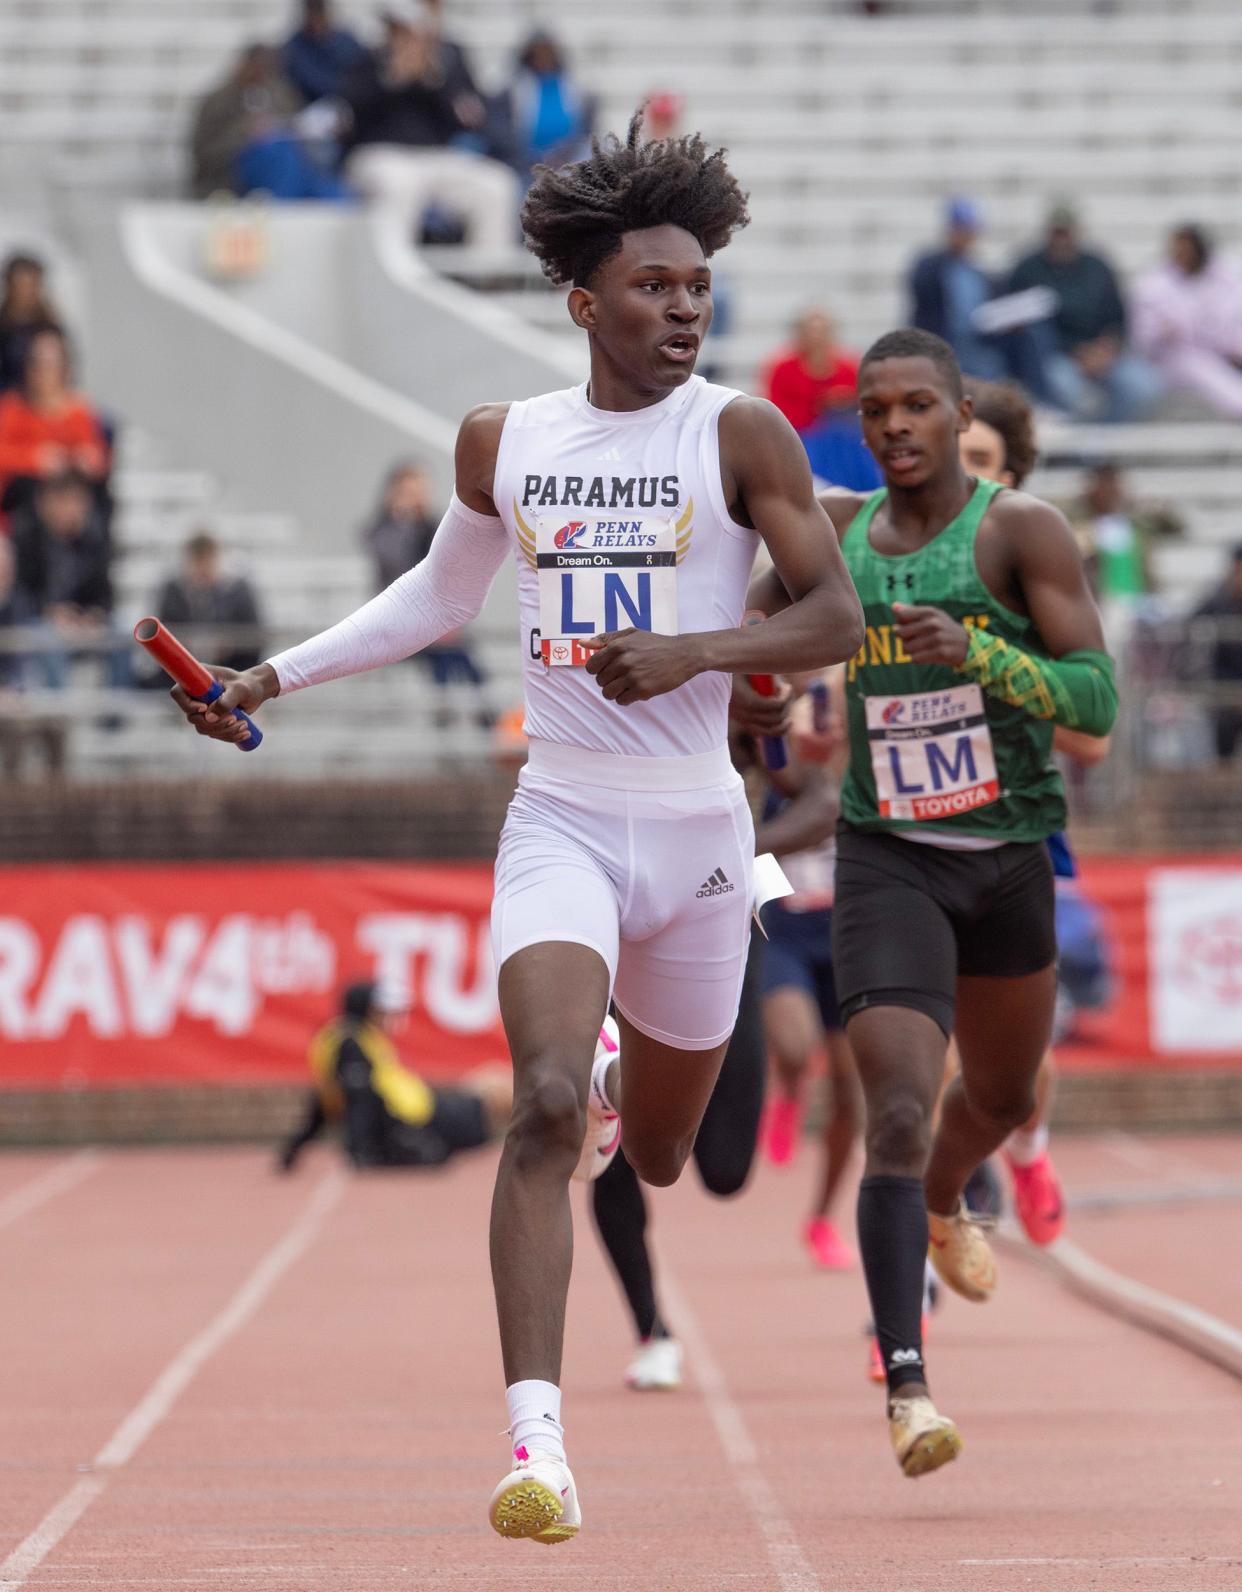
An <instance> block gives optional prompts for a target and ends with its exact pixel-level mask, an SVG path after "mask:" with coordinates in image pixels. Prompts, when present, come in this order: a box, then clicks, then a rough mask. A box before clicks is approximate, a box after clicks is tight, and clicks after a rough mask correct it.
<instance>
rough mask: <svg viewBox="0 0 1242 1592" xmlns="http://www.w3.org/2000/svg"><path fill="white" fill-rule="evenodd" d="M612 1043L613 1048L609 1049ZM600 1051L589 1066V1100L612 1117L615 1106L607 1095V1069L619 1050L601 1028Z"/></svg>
mask: <svg viewBox="0 0 1242 1592" xmlns="http://www.w3.org/2000/svg"><path fill="white" fill-rule="evenodd" d="M610 1045H612V1046H613V1048H612V1049H609V1046H610ZM600 1046H601V1049H600V1053H599V1055H598V1056H596V1058H595V1064H594V1065H593V1066H592V1068H591V1102H592V1104H593V1105H594V1106H595V1107H596V1108H597V1109H598V1110H600V1111H607V1112H610V1113H611V1115H613V1116H614V1117H615V1116H616V1115H617V1108H616V1106H615V1105H613V1103H612V1101H611V1099H610V1098H609V1095H608V1069H609V1067H611V1066H612V1064H613V1062H614V1061H616V1059H617V1057H618V1056H619V1055H620V1051H619V1050H617V1048H616V1046H615V1045H613V1041H612V1040H611V1039H610V1038H609V1037H608V1035H607V1034H606V1033H604V1032H603V1031H602V1030H601V1032H600Z"/></svg>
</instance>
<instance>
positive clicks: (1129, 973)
mask: <svg viewBox="0 0 1242 1592" xmlns="http://www.w3.org/2000/svg"><path fill="white" fill-rule="evenodd" d="M1081 886H1082V890H1083V894H1084V895H1085V897H1086V898H1087V899H1088V900H1089V901H1090V902H1092V903H1093V904H1094V905H1095V906H1096V907H1097V908H1098V910H1099V912H1100V914H1101V916H1102V918H1103V924H1104V933H1105V941H1106V944H1107V947H1108V954H1109V961H1110V964H1111V972H1112V982H1113V992H1112V998H1111V1000H1110V1001H1109V1002H1108V1004H1107V1005H1106V1006H1105V1007H1103V1008H1102V1009H1101V1010H1100V1011H1096V1012H1090V1011H1087V1012H1080V1013H1079V1014H1078V1016H1077V1018H1076V1020H1075V1025H1074V1030H1073V1033H1072V1035H1071V1036H1070V1037H1069V1039H1068V1040H1067V1041H1066V1042H1065V1043H1063V1044H1062V1045H1060V1046H1059V1047H1058V1049H1057V1056H1058V1059H1059V1060H1060V1061H1061V1063H1062V1065H1064V1066H1067V1067H1079V1068H1087V1069H1089V1068H1093V1067H1094V1068H1112V1067H1124V1066H1129V1065H1132V1064H1136V1063H1137V1064H1139V1065H1142V1064H1147V1065H1152V1066H1161V1067H1170V1066H1187V1067H1242V857H1237V856H1217V857H1168V858H1159V859H1153V858H1143V859H1142V860H1141V861H1139V860H1129V859H1123V858H1113V857H1110V858H1101V859H1097V860H1095V861H1089V862H1084V863H1083V865H1082V878H1081Z"/></svg>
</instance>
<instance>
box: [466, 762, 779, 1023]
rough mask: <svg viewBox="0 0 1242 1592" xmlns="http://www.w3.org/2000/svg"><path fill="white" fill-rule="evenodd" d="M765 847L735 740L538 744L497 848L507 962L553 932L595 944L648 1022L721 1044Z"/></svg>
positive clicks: (634, 1010)
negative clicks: (694, 746) (594, 746)
mask: <svg viewBox="0 0 1242 1592" xmlns="http://www.w3.org/2000/svg"><path fill="white" fill-rule="evenodd" d="M754 855H755V835H754V827H753V825H752V823H751V816H750V808H749V806H748V805H747V802H746V796H745V790H744V787H743V784H742V780H741V777H740V775H738V773H737V772H736V771H735V770H734V768H733V766H732V764H731V763H730V762H729V756H728V752H727V750H726V749H725V748H724V747H721V748H720V750H719V751H717V752H708V753H703V754H700V755H696V756H692V757H623V756H618V755H614V754H612V753H607V752H587V751H582V750H579V749H577V748H572V747H565V746H557V745H554V744H552V743H550V742H547V741H532V742H531V747H530V760H529V762H528V763H527V766H526V767H525V768H524V769H523V770H522V774H521V777H520V779H519V781H518V789H517V794H516V795H515V796H514V798H513V802H512V804H511V805H510V807H509V815H508V817H507V819H506V820H505V827H504V831H503V833H502V835H501V837H500V850H499V853H498V855H497V859H496V891H495V896H494V899H493V902H492V944H493V948H494V952H495V959H496V966H497V968H500V967H502V966H503V965H504V963H505V962H506V961H507V960H508V958H509V957H511V956H513V955H514V954H515V953H516V952H518V951H521V950H524V949H525V948H526V947H527V946H530V945H537V944H541V943H543V942H545V941H571V942H573V943H574V944H577V945H586V946H590V947H591V948H592V949H593V950H595V951H598V952H599V954H600V956H601V957H602V958H603V960H604V962H605V963H606V964H607V967H608V973H609V978H610V981H611V984H612V993H613V999H614V1000H615V1002H616V1005H617V1009H618V1010H619V1011H620V1012H621V1013H622V1014H623V1015H624V1016H625V1017H626V1018H627V1019H628V1020H629V1022H630V1023H632V1024H633V1026H634V1027H635V1028H637V1029H638V1030H639V1031H640V1032H641V1033H644V1034H647V1035H648V1036H649V1037H650V1038H652V1039H657V1040H660V1041H661V1042H662V1043H664V1044H667V1045H673V1046H676V1047H677V1048H679V1049H681V1050H711V1049H714V1048H715V1047H716V1046H717V1045H720V1044H723V1043H724V1041H725V1040H726V1039H728V1037H729V1035H730V1034H731V1033H732V1031H733V1024H734V1022H735V1021H736V1018H737V1009H738V1001H739V999H740V997H741V991H742V975H743V973H744V972H745V968H746V952H747V947H748V945H749V943H750V923H749V920H750V914H751V909H752V906H753V882H752V880H753V871H754Z"/></svg>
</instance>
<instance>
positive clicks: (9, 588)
mask: <svg viewBox="0 0 1242 1592" xmlns="http://www.w3.org/2000/svg"><path fill="white" fill-rule="evenodd" d="M33 617H35V616H34V610H33V608H32V605H31V603H30V601H29V599H28V598H27V596H26V594H25V593H24V592H23V591H22V590H21V588H20V587H19V586H18V584H17V558H16V555H15V554H14V551H13V546H12V544H11V542H10V541H9V539H8V538H7V537H5V536H0V642H3V643H5V644H4V645H0V774H3V775H4V777H5V779H16V778H17V776H18V775H19V774H20V773H21V769H22V764H23V762H24V761H25V754H26V750H27V748H28V747H30V746H37V747H38V748H39V749H40V750H41V752H42V754H43V762H44V767H45V768H46V771H47V773H48V774H49V775H56V774H59V773H61V771H62V770H63V768H64V764H65V740H66V736H65V730H66V725H65V722H64V720H63V718H59V717H56V716H54V715H48V714H46V713H32V712H31V711H30V708H29V704H28V702H27V700H26V697H25V691H26V688H27V686H28V685H29V675H30V660H29V657H28V656H27V654H26V653H25V652H24V651H22V650H21V648H20V646H19V645H14V643H19V642H20V638H21V630H22V628H23V627H24V626H25V625H27V624H29V623H30V621H31V619H32V618H33Z"/></svg>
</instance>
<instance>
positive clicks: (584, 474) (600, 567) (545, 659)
mask: <svg viewBox="0 0 1242 1592" xmlns="http://www.w3.org/2000/svg"><path fill="white" fill-rule="evenodd" d="M739 396H740V394H739V393H738V392H736V391H735V390H734V389H733V388H731V387H717V386H714V385H712V384H711V383H709V382H706V381H704V380H703V379H702V377H700V376H692V377H691V378H690V380H689V381H688V382H686V383H685V385H684V386H681V387H678V388H676V389H675V390H674V391H673V392H671V393H670V394H669V395H668V397H667V398H663V399H661V400H660V402H659V403H657V404H652V405H651V406H650V407H649V408H646V409H638V410H633V411H623V412H613V411H611V410H603V409H596V408H594V407H593V406H592V405H591V404H590V403H589V402H588V401H587V396H586V384H585V383H584V384H583V385H582V386H581V387H573V388H569V389H568V390H566V391H563V392H553V393H546V394H544V395H543V396H542V397H539V398H528V399H526V400H524V401H523V402H521V403H515V404H513V405H512V406H511V407H510V409H509V413H508V417H507V419H506V420H505V426H504V432H503V434H502V436H501V440H500V448H499V451H498V453H497V457H496V475H495V482H494V490H493V501H494V502H495V504H496V509H497V512H498V513H499V514H500V517H501V519H502V520H503V521H504V524H505V527H506V529H507V530H508V532H509V534H510V536H511V537H512V539H513V549H514V558H515V560H516V563H517V573H518V601H519V610H520V623H521V645H522V654H523V684H524V688H525V698H526V733H527V735H529V736H530V737H531V738H532V739H535V740H540V741H552V742H556V743H559V744H560V745H563V746H573V747H581V748H584V749H586V750H589V751H594V752H612V753H620V754H623V755H627V756H648V757H671V756H678V755H685V754H695V753H703V752H709V751H713V750H715V749H716V748H718V747H720V746H723V745H724V743H725V739H726V730H727V718H728V702H729V691H730V680H729V676H728V675H727V674H720V673H710V674H700V675H696V676H695V678H694V679H693V680H690V681H688V682H687V683H686V684H685V685H684V686H681V687H679V689H678V690H676V691H670V692H668V693H666V694H665V695H664V696H659V697H654V698H653V699H652V700H651V701H649V702H638V703H635V704H633V705H632V706H630V707H619V706H618V705H617V704H616V703H615V702H610V701H608V700H607V699H606V698H605V696H604V694H603V692H602V691H601V690H600V687H599V685H598V684H597V682H596V680H595V678H594V677H593V676H592V675H589V674H588V673H587V672H586V670H585V668H583V667H582V662H583V661H584V660H585V657H586V655H587V654H586V652H585V649H584V647H583V643H584V642H585V641H586V640H588V639H589V638H590V637H591V636H593V635H596V634H599V633H600V632H602V631H605V630H623V629H625V628H627V627H629V626H636V627H637V628H639V629H645V630H653V631H657V632H660V633H663V634H666V635H668V634H681V635H684V634H687V633H689V632H692V631H704V630H727V629H730V628H732V627H733V626H735V625H738V624H740V623H741V619H742V613H743V611H744V609H745V605H746V588H747V584H748V582H749V580H750V574H751V569H752V566H753V564H754V558H755V551H756V548H757V546H758V537H757V535H756V534H755V532H754V531H751V530H747V529H746V528H745V527H743V526H741V525H738V524H737V523H736V522H735V521H734V520H732V519H731V518H730V517H729V512H728V508H727V507H726V504H725V501H724V489H723V486H722V484H721V479H720V446H719V441H718V434H717V422H718V420H719V417H720V412H721V410H722V409H723V408H724V407H725V405H726V404H728V403H730V402H732V400H733V399H734V398H737V397H739Z"/></svg>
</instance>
